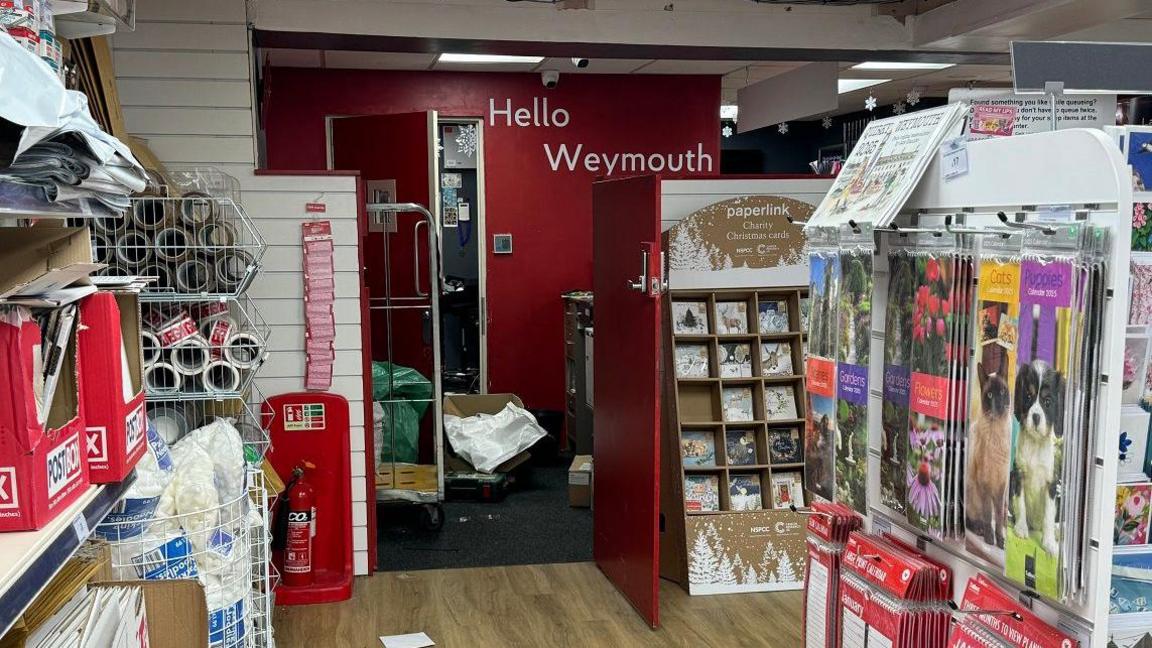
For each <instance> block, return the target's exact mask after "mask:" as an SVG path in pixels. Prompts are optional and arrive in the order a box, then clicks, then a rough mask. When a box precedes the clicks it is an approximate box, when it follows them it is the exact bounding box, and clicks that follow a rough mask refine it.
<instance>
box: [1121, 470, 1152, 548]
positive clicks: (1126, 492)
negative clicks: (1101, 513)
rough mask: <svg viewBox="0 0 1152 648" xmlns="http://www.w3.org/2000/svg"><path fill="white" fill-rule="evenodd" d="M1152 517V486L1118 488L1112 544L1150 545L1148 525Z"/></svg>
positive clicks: (1122, 486) (1140, 485) (1130, 485)
mask: <svg viewBox="0 0 1152 648" xmlns="http://www.w3.org/2000/svg"><path fill="white" fill-rule="evenodd" d="M1150 516H1152V484H1119V485H1117V486H1116V522H1115V524H1114V525H1113V527H1112V544H1115V545H1118V546H1123V545H1142V544H1148V540H1149V538H1148V524H1149V522H1150V520H1149V518H1150Z"/></svg>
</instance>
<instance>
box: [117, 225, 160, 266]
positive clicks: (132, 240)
mask: <svg viewBox="0 0 1152 648" xmlns="http://www.w3.org/2000/svg"><path fill="white" fill-rule="evenodd" d="M116 258H117V259H119V261H120V263H123V264H124V265H125V266H126V267H127V268H128V269H129V270H130V271H131V273H132V274H135V272H136V271H137V270H138V269H139V268H140V266H142V265H143V264H145V263H147V262H148V260H149V259H151V258H152V245H151V242H150V241H149V240H148V237H147V236H146V235H145V234H144V233H143V232H137V231H130V232H123V233H122V234H120V236H118V237H116Z"/></svg>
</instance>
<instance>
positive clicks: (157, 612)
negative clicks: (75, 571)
mask: <svg viewBox="0 0 1152 648" xmlns="http://www.w3.org/2000/svg"><path fill="white" fill-rule="evenodd" d="M92 585H93V587H139V588H141V589H143V590H144V608H145V610H146V611H147V612H146V617H147V625H148V646H149V647H150V648H205V647H206V646H207V645H208V604H207V601H206V600H205V597H204V587H203V586H202V585H200V583H199V581H195V580H156V581H146V580H133V581H115V582H107V583H93V584H92Z"/></svg>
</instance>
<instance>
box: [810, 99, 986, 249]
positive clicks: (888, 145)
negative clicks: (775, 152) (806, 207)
mask: <svg viewBox="0 0 1152 648" xmlns="http://www.w3.org/2000/svg"><path fill="white" fill-rule="evenodd" d="M967 111H968V106H967V105H964V104H950V105H947V106H941V107H940V108H933V109H931V110H920V111H917V112H914V113H909V114H906V115H899V116H896V117H889V118H887V119H877V120H876V121H874V122H872V123H870V124H868V127H867V128H865V129H864V133H863V134H862V135H861V136H860V140H859V141H857V142H856V147H855V148H853V149H852V154H851V155H849V156H848V161H847V162H845V163H844V168H843V170H841V171H840V175H839V176H837V177H836V181H835V182H834V183H833V184H832V188H831V189H829V190H828V195H826V196H824V200H823V201H822V202H821V203H820V206H819V207H817V208H816V212H815V213H814V214H813V215H812V218H810V219H808V226H809V227H819V226H828V225H841V224H845V223H847V222H848V221H849V220H853V221H856V222H859V223H872V224H873V225H875V226H876V227H884V226H887V225H888V224H889V223H891V222H892V219H893V218H895V217H896V213H897V212H898V211H900V208H901V207H902V206H903V205H904V203H905V201H907V200H908V197H909V196H911V195H912V191H913V190H914V189H915V188H916V185H917V184H918V183H919V182H920V177H921V176H922V175H923V174H924V170H925V169H926V168H928V163H929V162H931V161H932V159H933V158H934V157H935V156H936V155H937V150H938V149H939V148H940V143H941V142H943V141H944V140H945V139H948V138H951V137H956V136H957V135H959V134H960V129H961V122H962V120H963V117H964V115H965V114H966V113H967Z"/></svg>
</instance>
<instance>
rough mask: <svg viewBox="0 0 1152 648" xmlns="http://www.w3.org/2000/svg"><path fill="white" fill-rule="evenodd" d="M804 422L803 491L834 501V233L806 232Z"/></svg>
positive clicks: (837, 287) (822, 230)
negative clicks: (806, 319)
mask: <svg viewBox="0 0 1152 648" xmlns="http://www.w3.org/2000/svg"><path fill="white" fill-rule="evenodd" d="M808 264H809V265H808V268H809V278H810V281H809V287H808V300H809V305H810V312H809V315H808V357H807V359H806V362H805V364H806V369H807V372H806V376H805V380H806V384H807V388H808V389H807V391H808V408H807V410H806V416H807V421H806V424H805V431H804V487H805V489H807V490H808V491H810V492H812V493H815V494H816V495H819V496H820V497H822V498H824V499H826V500H833V499H835V495H836V474H835V473H836V445H837V436H836V419H837V417H836V387H837V384H836V349H837V344H838V342H839V334H840V328H841V326H840V313H839V310H840V300H839V293H840V245H839V232H838V231H837V230H836V229H835V228H809V230H808Z"/></svg>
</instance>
